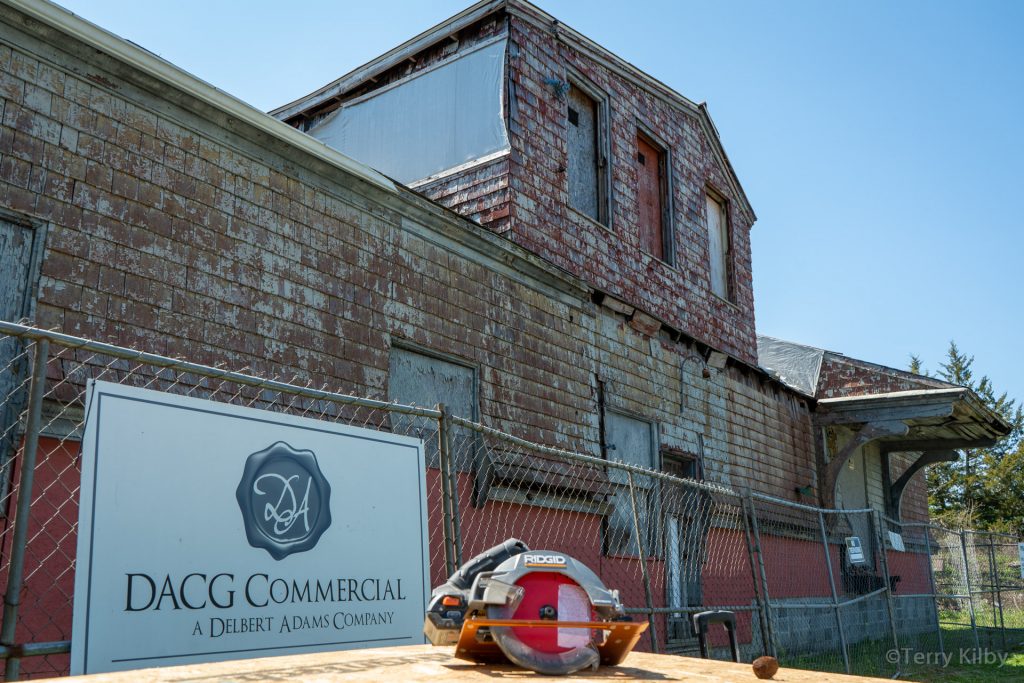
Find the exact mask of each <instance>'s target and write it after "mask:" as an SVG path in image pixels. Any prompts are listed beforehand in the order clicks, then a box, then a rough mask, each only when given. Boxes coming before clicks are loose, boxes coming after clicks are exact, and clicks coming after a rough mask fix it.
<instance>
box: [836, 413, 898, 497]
mask: <svg viewBox="0 0 1024 683" xmlns="http://www.w3.org/2000/svg"><path fill="white" fill-rule="evenodd" d="M908 431H910V427H908V426H907V425H905V424H904V423H903V422H902V421H900V420H883V421H879V422H869V423H867V424H865V425H864V426H863V427H861V428H860V430H859V431H858V432H857V433H855V434H854V435H853V436H852V437H850V440H849V441H847V442H846V445H845V446H843V447H842V449H840V451H839V452H838V453H836V454H834V455H833V456H832V459H831V460H829V461H828V464H827V465H825V472H824V477H822V479H823V482H822V483H823V484H824V485H823V486H822V487H821V498H822V500H821V505H822V507H826V508H834V507H835V503H836V485H837V484H838V483H839V473H840V472H841V471H842V469H843V466H844V465H846V461H847V460H849V459H850V456H852V455H853V453H854V451H856V450H857V449H858V448H860V447H861V446H863V445H864V444H866V443H869V442H871V441H874V440H875V439H879V438H881V437H883V436H904V435H905V434H906V433H907V432H908Z"/></svg>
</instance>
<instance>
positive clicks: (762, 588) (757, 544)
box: [740, 487, 776, 657]
mask: <svg viewBox="0 0 1024 683" xmlns="http://www.w3.org/2000/svg"><path fill="white" fill-rule="evenodd" d="M740 503H741V504H742V506H743V530H744V532H746V535H747V555H748V556H749V557H750V579H751V581H752V586H753V588H754V598H755V599H756V600H757V609H758V612H759V613H760V619H761V639H762V641H763V642H762V643H761V644H762V645H763V646H764V654H770V655H772V656H773V657H774V656H776V655H775V636H774V634H773V633H772V625H771V622H772V615H771V607H770V605H769V598H768V581H767V580H766V578H765V571H764V558H763V557H761V534H760V533H759V532H758V529H757V511H756V510H755V508H754V497H753V496H752V495H751V493H750V488H749V487H747V490H746V495H745V496H744V497H742V498H740ZM755 553H756V554H757V564H756V565H755V564H754V554H755ZM758 567H760V576H761V578H760V581H759V580H758V573H759V572H758Z"/></svg>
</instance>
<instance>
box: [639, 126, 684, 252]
mask: <svg viewBox="0 0 1024 683" xmlns="http://www.w3.org/2000/svg"><path fill="white" fill-rule="evenodd" d="M636 135H637V137H638V138H643V139H644V141H645V142H646V143H647V144H649V145H650V146H651V147H654V148H655V149H657V150H658V152H659V154H658V166H659V171H660V175H661V187H660V188H659V191H660V192H661V251H662V258H660V259H658V260H659V261H661V262H662V263H666V264H668V265H670V266H672V267H673V268H674V267H675V266H676V240H675V234H676V231H675V227H674V225H673V218H674V216H675V211H674V210H673V207H672V191H673V182H672V147H671V146H669V144H668V143H667V142H665V140H664V139H663V138H661V137H659V136H658V135H657V134H656V133H655V132H654V130H653V129H651V128H649V127H648V126H645V125H644V124H643V123H642V122H641V121H637V122H636Z"/></svg>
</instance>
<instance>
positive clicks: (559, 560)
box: [523, 554, 565, 567]
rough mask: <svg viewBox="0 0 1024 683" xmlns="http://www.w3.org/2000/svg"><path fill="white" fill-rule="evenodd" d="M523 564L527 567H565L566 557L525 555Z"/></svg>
mask: <svg viewBox="0 0 1024 683" xmlns="http://www.w3.org/2000/svg"><path fill="white" fill-rule="evenodd" d="M523 564H525V565H526V566H527V567H564V566H565V555H535V554H525V555H523Z"/></svg>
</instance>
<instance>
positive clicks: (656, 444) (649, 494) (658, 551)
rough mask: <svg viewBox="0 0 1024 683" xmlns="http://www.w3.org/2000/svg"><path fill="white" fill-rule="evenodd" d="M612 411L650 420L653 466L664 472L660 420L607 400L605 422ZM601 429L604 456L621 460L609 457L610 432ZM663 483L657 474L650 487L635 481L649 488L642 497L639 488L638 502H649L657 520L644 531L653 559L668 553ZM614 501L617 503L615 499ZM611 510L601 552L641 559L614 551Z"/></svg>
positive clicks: (604, 522)
mask: <svg viewBox="0 0 1024 683" xmlns="http://www.w3.org/2000/svg"><path fill="white" fill-rule="evenodd" d="M608 413H615V414H616V415H619V416H621V417H625V418H629V419H631V420H636V421H637V422H645V423H647V425H648V427H649V429H650V438H651V451H650V455H651V463H652V469H653V470H654V471H656V472H660V471H661V454H662V448H661V444H660V437H661V428H660V426H659V423H658V422H657V421H656V420H653V419H651V418H649V417H647V416H645V415H641V414H639V413H635V412H632V411H630V410H624V409H622V408H616V407H613V406H609V405H607V403H605V404H604V405H603V413H602V415H601V422H602V424H604V423H605V422H606V416H607V414H608ZM600 431H601V458H602V459H603V460H606V461H608V462H611V463H614V462H621V461H616V460H612V459H611V458H609V457H608V443H607V434H606V433H605V428H604V427H602V429H601V430H600ZM622 464H629V463H622ZM609 479H610V477H609ZM617 486H621V484H617ZM661 487H662V482H661V481H660V480H658V479H655V478H652V480H651V485H650V487H644V486H638V485H636V483H635V482H634V488H635V489H639V490H640V491H645V492H646V493H645V495H644V496H643V498H644V499H643V500H639V498H640V495H639V494H640V491H637V493H638V495H637V498H638V500H637V505H638V506H639V505H643V506H645V507H646V508H647V513H648V519H649V520H654V521H653V523H650V524H648V527H647V528H646V529H643V530H642V531H643V532H645V533H646V539H645V540H644V541H643V543H644V544H645V545H644V547H643V550H644V552H645V555H646V557H647V559H649V560H650V559H658V558H663V556H664V546H663V544H662V538H661ZM620 493H621V492H620ZM612 505H614V503H612ZM610 514H611V510H609V513H608V514H606V515H605V516H604V517H603V519H602V521H601V554H602V555H603V556H604V557H614V558H623V559H638V558H639V555H630V554H628V553H622V552H613V551H612V549H611V548H610V547H609V545H610V544H609V538H608V520H609V516H610ZM632 514H633V513H632V509H630V511H629V515H630V519H632ZM629 533H630V534H633V533H634V531H633V530H632V529H631V530H630V532H629ZM640 542H641V541H640V539H637V543H638V544H639V543H640Z"/></svg>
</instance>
